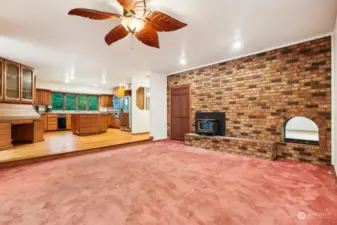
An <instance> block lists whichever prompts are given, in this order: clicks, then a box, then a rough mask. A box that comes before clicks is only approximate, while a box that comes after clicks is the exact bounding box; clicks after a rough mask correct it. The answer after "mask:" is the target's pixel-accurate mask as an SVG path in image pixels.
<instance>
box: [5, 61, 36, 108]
mask: <svg viewBox="0 0 337 225" xmlns="http://www.w3.org/2000/svg"><path fill="white" fill-rule="evenodd" d="M34 99H35V76H34V69H32V68H30V67H27V66H24V65H22V64H19V63H16V62H12V61H9V60H6V59H2V58H0V102H6V103H18V104H21V103H22V104H32V103H33V102H34Z"/></svg>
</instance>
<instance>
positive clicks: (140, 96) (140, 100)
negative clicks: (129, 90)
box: [136, 87, 145, 110]
mask: <svg viewBox="0 0 337 225" xmlns="http://www.w3.org/2000/svg"><path fill="white" fill-rule="evenodd" d="M144 95H145V93H144V88H143V87H139V88H138V89H137V93H136V105H137V107H138V108H139V109H140V110H144V106H145V104H144Z"/></svg>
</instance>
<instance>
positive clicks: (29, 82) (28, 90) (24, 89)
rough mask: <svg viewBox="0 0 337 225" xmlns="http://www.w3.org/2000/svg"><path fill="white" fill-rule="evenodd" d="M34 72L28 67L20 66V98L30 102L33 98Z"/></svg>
mask: <svg viewBox="0 0 337 225" xmlns="http://www.w3.org/2000/svg"><path fill="white" fill-rule="evenodd" d="M33 95H34V72H33V70H32V69H30V68H28V67H22V71H21V100H22V101H24V102H32V101H33V98H34V96H33Z"/></svg>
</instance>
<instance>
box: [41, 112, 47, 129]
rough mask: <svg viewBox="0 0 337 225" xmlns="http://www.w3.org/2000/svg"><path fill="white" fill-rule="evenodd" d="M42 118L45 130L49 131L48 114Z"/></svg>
mask: <svg viewBox="0 0 337 225" xmlns="http://www.w3.org/2000/svg"><path fill="white" fill-rule="evenodd" d="M41 118H42V122H43V129H44V131H47V130H48V118H47V114H42V115H41Z"/></svg>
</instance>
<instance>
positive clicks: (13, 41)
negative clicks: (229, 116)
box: [0, 0, 337, 86]
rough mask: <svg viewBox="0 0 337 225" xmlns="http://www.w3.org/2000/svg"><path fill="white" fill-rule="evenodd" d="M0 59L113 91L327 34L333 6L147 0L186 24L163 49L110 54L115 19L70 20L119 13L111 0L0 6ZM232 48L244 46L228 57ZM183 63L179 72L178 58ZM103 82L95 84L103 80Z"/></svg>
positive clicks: (12, 0)
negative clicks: (77, 13) (89, 13)
mask: <svg viewBox="0 0 337 225" xmlns="http://www.w3.org/2000/svg"><path fill="white" fill-rule="evenodd" d="M0 4H1V7H0V56H2V57H5V58H9V59H12V60H16V61H19V62H21V63H24V64H26V65H29V66H33V67H35V68H36V74H37V76H38V79H39V80H43V81H48V82H61V83H62V82H64V80H65V74H66V73H67V72H68V73H69V72H70V71H71V69H72V68H73V69H74V71H75V76H76V79H75V80H73V81H71V82H72V83H74V84H84V85H93V84H95V83H96V84H98V85H99V86H114V85H116V84H119V83H121V82H126V81H128V80H130V78H131V77H132V76H136V75H147V74H149V73H150V72H156V73H165V74H170V73H172V72H175V71H180V70H185V69H188V68H192V67H196V66H198V65H203V64H208V63H211V62H215V61H219V60H222V59H227V58H232V57H236V56H239V55H245V54H249V53H251V52H256V51H259V50H262V49H266V48H271V47H274V46H278V45H283V44H286V43H291V42H295V41H299V40H303V39H307V38H311V37H314V36H318V35H321V34H325V33H328V32H332V30H333V27H334V22H335V18H336V12H337V1H336V0H254V1H252V0H169V1H168V0H148V5H149V8H151V9H152V10H160V11H162V12H165V13H167V14H169V15H171V16H173V17H175V18H177V19H180V20H181V21H183V22H185V23H187V24H188V26H187V27H186V28H183V29H182V30H179V31H176V32H170V33H160V34H159V36H160V45H161V49H160V50H157V49H154V48H150V47H147V46H144V45H143V44H141V43H140V42H138V41H137V40H134V41H135V42H134V49H133V50H131V41H132V40H131V36H130V35H129V36H128V38H126V39H124V40H121V41H119V42H117V43H115V44H113V45H111V46H110V47H109V46H107V45H106V44H105V41H104V37H105V35H106V34H107V33H108V32H109V31H110V30H111V29H112V28H113V27H114V26H116V25H118V24H119V23H120V21H119V19H113V20H107V21H94V20H89V19H84V18H79V17H74V16H68V15H67V13H68V11H69V10H70V9H72V8H76V7H83V8H93V9H99V10H104V11H111V12H120V13H121V12H122V9H121V7H120V6H119V5H118V4H117V1H116V0H57V1H53V0H29V1H27V0H0ZM235 41H243V43H244V47H243V48H242V49H240V50H233V48H232V44H233V43H234V42H235ZM183 56H185V57H186V59H187V64H186V65H184V66H183V65H180V63H179V61H180V59H181V57H183ZM103 73H104V74H106V78H107V81H108V83H107V84H105V85H103V84H101V83H100V82H101V77H102V74H103Z"/></svg>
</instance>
